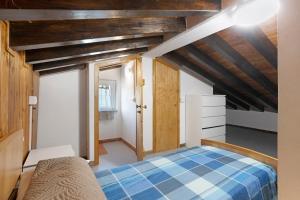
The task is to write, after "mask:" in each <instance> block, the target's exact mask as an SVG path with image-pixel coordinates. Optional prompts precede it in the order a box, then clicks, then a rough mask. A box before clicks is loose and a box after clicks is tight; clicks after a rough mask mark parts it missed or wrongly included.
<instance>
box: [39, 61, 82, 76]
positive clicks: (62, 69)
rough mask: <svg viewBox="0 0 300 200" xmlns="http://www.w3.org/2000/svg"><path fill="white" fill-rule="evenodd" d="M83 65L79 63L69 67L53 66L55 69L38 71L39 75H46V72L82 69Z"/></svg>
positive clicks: (54, 72) (53, 72)
mask: <svg viewBox="0 0 300 200" xmlns="http://www.w3.org/2000/svg"><path fill="white" fill-rule="evenodd" d="M84 68H85V65H84V64H80V65H74V66H70V67H61V68H55V69H49V70H45V71H40V72H39V73H40V76H43V75H47V74H56V73H60V72H66V71H72V70H77V69H84Z"/></svg>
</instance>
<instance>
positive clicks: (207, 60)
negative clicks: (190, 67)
mask: <svg viewBox="0 0 300 200" xmlns="http://www.w3.org/2000/svg"><path fill="white" fill-rule="evenodd" d="M185 49H186V50H187V53H188V55H189V56H190V57H191V58H193V59H194V60H196V61H197V62H199V63H201V64H203V65H205V66H208V67H209V68H212V69H214V70H215V71H216V72H218V73H220V74H221V75H222V76H224V77H225V78H226V79H227V80H229V81H230V82H232V83H233V84H234V85H236V86H237V87H238V88H240V89H242V90H243V91H245V92H247V94H249V95H250V96H252V97H253V98H259V99H260V100H262V101H263V102H264V103H266V104H267V105H269V106H271V107H272V108H273V109H275V110H277V105H276V104H275V103H274V102H273V101H271V100H269V99H268V98H266V97H265V96H264V95H263V94H261V93H259V92H257V90H255V89H254V88H252V87H251V86H250V85H248V84H247V83H245V82H244V81H242V80H241V79H240V78H238V77H237V76H236V75H234V74H233V73H232V72H231V71H229V70H228V69H226V68H225V67H224V66H223V65H222V64H220V63H218V62H217V61H215V60H214V59H212V58H211V57H210V56H208V55H207V54H206V53H205V52H203V51H202V50H200V49H198V48H197V47H195V46H194V45H188V46H186V47H185Z"/></svg>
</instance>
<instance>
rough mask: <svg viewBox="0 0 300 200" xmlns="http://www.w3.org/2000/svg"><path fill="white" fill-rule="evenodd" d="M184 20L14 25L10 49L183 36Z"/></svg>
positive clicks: (50, 22) (117, 20)
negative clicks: (164, 35)
mask: <svg viewBox="0 0 300 200" xmlns="http://www.w3.org/2000/svg"><path fill="white" fill-rule="evenodd" d="M185 28H186V25H185V19H184V18H139V19H134V18H130V19H101V20H69V21H34V22H11V23H10V47H11V48H13V49H15V50H29V49H39V48H48V47H55V46H65V45H73V44H82V43H92V42H102V41H110V40H120V39H126V38H136V37H145V35H161V34H163V33H168V32H176V33H177V32H181V31H184V30H185Z"/></svg>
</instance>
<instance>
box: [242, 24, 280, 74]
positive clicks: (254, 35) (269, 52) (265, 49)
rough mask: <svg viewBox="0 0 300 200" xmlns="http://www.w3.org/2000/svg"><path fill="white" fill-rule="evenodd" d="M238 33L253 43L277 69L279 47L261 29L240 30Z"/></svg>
mask: <svg viewBox="0 0 300 200" xmlns="http://www.w3.org/2000/svg"><path fill="white" fill-rule="evenodd" d="M238 32H239V33H240V34H241V35H242V36H243V37H244V38H246V39H247V41H249V42H250V43H251V45H252V46H253V47H254V48H255V49H256V50H257V51H258V52H259V53H260V54H261V55H262V56H263V57H264V58H265V59H266V60H267V61H268V62H269V63H270V64H271V65H272V66H273V67H274V69H277V65H278V62H277V47H276V46H275V45H274V44H273V43H272V42H271V40H270V39H269V38H268V36H267V35H266V34H265V33H264V32H263V31H262V30H261V29H260V28H259V27H255V28H251V29H239V30H238Z"/></svg>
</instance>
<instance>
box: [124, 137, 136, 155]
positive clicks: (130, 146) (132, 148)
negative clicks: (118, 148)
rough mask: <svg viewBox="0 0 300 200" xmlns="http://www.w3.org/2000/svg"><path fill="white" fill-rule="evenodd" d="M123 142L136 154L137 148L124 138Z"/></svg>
mask: <svg viewBox="0 0 300 200" xmlns="http://www.w3.org/2000/svg"><path fill="white" fill-rule="evenodd" d="M121 141H122V142H123V143H124V144H125V145H126V146H128V147H129V148H130V149H131V150H132V151H134V152H136V148H135V147H134V146H133V145H132V144H130V143H129V142H127V141H126V140H124V139H123V138H121Z"/></svg>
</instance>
